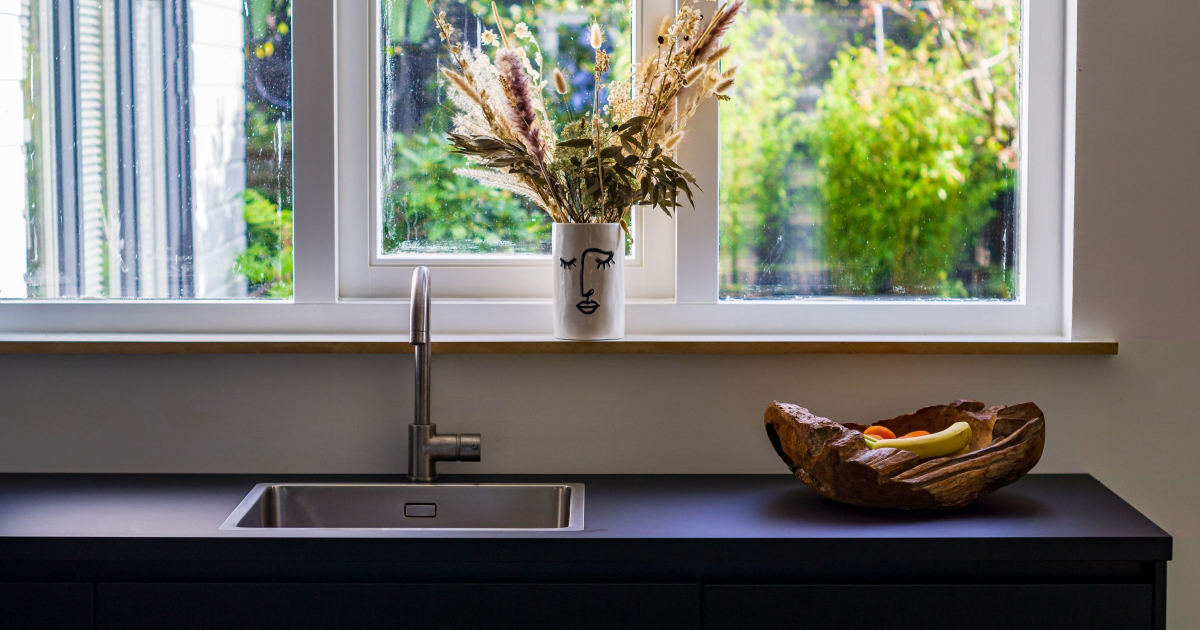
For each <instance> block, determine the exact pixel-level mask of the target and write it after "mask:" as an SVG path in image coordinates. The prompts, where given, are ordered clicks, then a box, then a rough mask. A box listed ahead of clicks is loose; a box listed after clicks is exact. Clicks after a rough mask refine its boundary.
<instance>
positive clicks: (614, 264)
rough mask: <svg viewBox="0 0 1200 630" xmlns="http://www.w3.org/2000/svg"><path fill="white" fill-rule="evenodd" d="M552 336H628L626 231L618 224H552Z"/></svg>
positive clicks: (571, 337) (587, 337) (577, 337)
mask: <svg viewBox="0 0 1200 630" xmlns="http://www.w3.org/2000/svg"><path fill="white" fill-rule="evenodd" d="M552 263H553V264H554V336H555V337H557V338H558V339H575V340H582V339H620V338H621V337H624V336H625V233H624V232H622V231H621V225H620V224H619V223H555V224H554V258H553V260H552Z"/></svg>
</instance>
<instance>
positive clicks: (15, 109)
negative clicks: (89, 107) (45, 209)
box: [0, 0, 26, 299]
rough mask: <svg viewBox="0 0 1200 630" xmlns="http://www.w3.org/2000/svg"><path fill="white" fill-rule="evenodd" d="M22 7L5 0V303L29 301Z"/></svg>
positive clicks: (0, 102)
mask: <svg viewBox="0 0 1200 630" xmlns="http://www.w3.org/2000/svg"><path fill="white" fill-rule="evenodd" d="M20 16H21V3H20V2H19V1H17V0H8V1H2V0H0V299H5V298H23V297H25V234H26V232H25V196H26V195H25V104H24V100H23V97H22V94H21V78H22V76H23V74H24V72H23V67H22V66H23V65H24V61H25V51H24V40H25V38H24V37H22V36H21V22H20V19H21V17H20Z"/></svg>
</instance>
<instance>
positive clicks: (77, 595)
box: [0, 584, 92, 630]
mask: <svg viewBox="0 0 1200 630" xmlns="http://www.w3.org/2000/svg"><path fill="white" fill-rule="evenodd" d="M0 628H4V629H7V628H13V629H14V630H15V629H16V628H20V629H21V630H85V629H86V630H92V585H91V584H0Z"/></svg>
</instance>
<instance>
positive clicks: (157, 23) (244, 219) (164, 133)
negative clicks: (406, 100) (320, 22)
mask: <svg viewBox="0 0 1200 630" xmlns="http://www.w3.org/2000/svg"><path fill="white" fill-rule="evenodd" d="M288 5H289V3H288V1H287V0H255V1H253V2H246V3H243V2H241V0H93V1H88V2H83V1H80V0H74V1H65V0H64V1H58V2H52V1H50V0H19V1H16V2H8V3H4V4H3V5H0V31H2V32H3V33H4V34H5V36H4V37H3V38H2V40H3V43H2V44H0V68H3V70H0V86H3V88H2V89H3V97H0V98H3V99H4V105H3V106H2V107H0V129H2V130H3V131H0V155H2V156H3V157H0V165H2V166H0V177H4V178H5V180H4V181H5V186H4V189H5V190H6V191H7V190H16V191H19V194H17V195H7V194H6V195H5V199H4V202H3V203H5V204H10V205H9V207H2V208H0V222H3V230H2V232H3V234H4V235H5V236H4V237H3V238H4V242H3V244H2V249H0V252H2V254H0V299H4V298H10V299H11V298H32V299H47V298H80V297H83V298H148V299H164V298H175V299H179V298H183V299H189V298H208V299H213V298H216V299H222V298H246V297H276V298H282V297H290V295H291V277H290V274H291V271H290V267H291V263H290V260H289V259H290V256H291V243H290V239H291V237H290V234H291V210H290V207H291V168H290V139H291V124H290V110H291V46H290V41H291V40H290V37H289V20H290V8H289V6H288ZM55 51H65V54H55Z"/></svg>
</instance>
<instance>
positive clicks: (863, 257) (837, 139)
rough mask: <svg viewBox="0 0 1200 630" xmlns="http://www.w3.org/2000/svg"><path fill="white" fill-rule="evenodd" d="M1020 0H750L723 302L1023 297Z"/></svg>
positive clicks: (740, 32)
mask: <svg viewBox="0 0 1200 630" xmlns="http://www.w3.org/2000/svg"><path fill="white" fill-rule="evenodd" d="M1020 19H1021V2H1020V0H928V1H919V2H917V1H895V2H882V1H881V2H845V1H837V0H825V1H822V0H762V1H760V2H754V3H751V4H750V5H749V7H748V9H747V11H746V15H745V16H744V19H743V20H742V21H741V22H740V23H739V24H737V25H736V26H735V28H734V31H733V32H732V33H731V35H730V36H729V39H728V41H729V43H730V44H732V46H733V48H732V51H731V53H730V54H729V56H728V58H729V59H734V60H736V63H738V64H740V74H739V79H738V87H737V93H736V95H735V97H734V106H731V107H730V106H727V107H723V108H722V110H721V119H720V120H721V177H720V231H721V232H720V248H721V251H720V269H721V277H720V286H721V297H722V298H724V299H787V298H793V297H809V296H847V297H877V298H893V299H895V298H913V297H930V298H977V299H1000V300H1011V299H1014V298H1015V297H1016V295H1015V293H1016V291H1015V286H1016V281H1015V275H1016V269H1015V260H1016V259H1017V249H1016V248H1017V247H1018V243H1017V242H1016V227H1017V225H1018V217H1019V215H1018V212H1019V209H1018V207H1017V201H1016V200H1017V199H1018V195H1017V184H1018V182H1017V173H1018V159H1019V142H1018V120H1019V117H1018V104H1019V99H1018V90H1017V86H1018V76H1019V69H1020V67H1021V55H1020V45H1021V41H1020V35H1021V24H1020Z"/></svg>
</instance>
